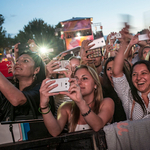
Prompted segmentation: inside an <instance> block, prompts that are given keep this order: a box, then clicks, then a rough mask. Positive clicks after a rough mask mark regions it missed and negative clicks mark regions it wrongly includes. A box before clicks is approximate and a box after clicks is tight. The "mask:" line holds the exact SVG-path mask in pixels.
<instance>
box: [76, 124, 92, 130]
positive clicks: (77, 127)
mask: <svg viewBox="0 0 150 150" xmlns="http://www.w3.org/2000/svg"><path fill="white" fill-rule="evenodd" d="M88 129H91V127H90V126H89V125H88V124H77V126H76V128H75V131H82V130H88Z"/></svg>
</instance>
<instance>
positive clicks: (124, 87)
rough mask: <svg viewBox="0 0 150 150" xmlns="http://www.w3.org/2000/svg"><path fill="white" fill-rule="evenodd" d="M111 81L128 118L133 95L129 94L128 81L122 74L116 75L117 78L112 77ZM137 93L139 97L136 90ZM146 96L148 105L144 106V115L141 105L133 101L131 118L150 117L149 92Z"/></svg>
mask: <svg viewBox="0 0 150 150" xmlns="http://www.w3.org/2000/svg"><path fill="white" fill-rule="evenodd" d="M113 83H114V89H115V91H116V92H117V94H118V96H119V98H120V99H121V101H122V105H123V108H124V111H125V113H126V117H127V119H130V118H131V109H132V103H133V97H132V94H131V89H130V87H129V83H128V81H127V79H126V77H125V75H123V76H122V77H117V78H115V77H113ZM138 94H139V96H140V97H141V93H140V92H138ZM141 98H142V97H141ZM148 98H149V104H148V107H146V106H145V108H146V110H147V114H146V115H144V113H143V109H142V107H141V106H140V105H139V104H138V103H137V102H135V105H134V109H133V113H132V119H133V120H137V119H141V118H149V117H150V93H149V94H148ZM143 102H144V101H143Z"/></svg>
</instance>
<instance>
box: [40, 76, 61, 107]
mask: <svg viewBox="0 0 150 150" xmlns="http://www.w3.org/2000/svg"><path fill="white" fill-rule="evenodd" d="M47 81H49V79H48V78H47V79H45V80H43V82H42V85H41V88H40V90H39V91H40V107H41V108H44V107H47V106H48V103H49V96H54V95H58V94H59V93H49V91H51V90H52V89H54V88H55V87H57V86H58V84H54V83H55V81H54V80H53V81H49V82H47ZM52 84H53V85H52Z"/></svg>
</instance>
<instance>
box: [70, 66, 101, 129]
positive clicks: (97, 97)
mask: <svg viewBox="0 0 150 150" xmlns="http://www.w3.org/2000/svg"><path fill="white" fill-rule="evenodd" d="M82 68H84V69H87V70H88V71H89V73H90V74H91V76H92V78H93V79H94V82H95V84H96V85H97V88H96V89H95V91H94V102H95V103H94V107H93V108H91V109H92V110H93V112H95V113H96V114H98V113H99V107H100V104H101V102H102V100H103V93H102V87H101V83H100V80H99V76H98V74H97V72H96V71H95V70H94V69H93V68H91V67H89V66H86V65H81V66H78V67H77V68H76V70H75V72H74V74H76V72H77V70H79V69H82ZM79 116H80V110H79V108H78V106H77V105H76V103H75V102H74V101H73V102H72V110H71V117H70V120H69V132H74V130H75V128H76V125H77V123H78V120H79Z"/></svg>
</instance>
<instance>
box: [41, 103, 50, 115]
mask: <svg viewBox="0 0 150 150" xmlns="http://www.w3.org/2000/svg"><path fill="white" fill-rule="evenodd" d="M47 107H49V110H48V111H47V112H45V113H43V112H42V111H41V109H46V108H47ZM47 107H44V108H40V107H39V109H38V111H39V112H40V113H41V114H48V113H49V112H50V111H51V105H50V104H49V106H47Z"/></svg>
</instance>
